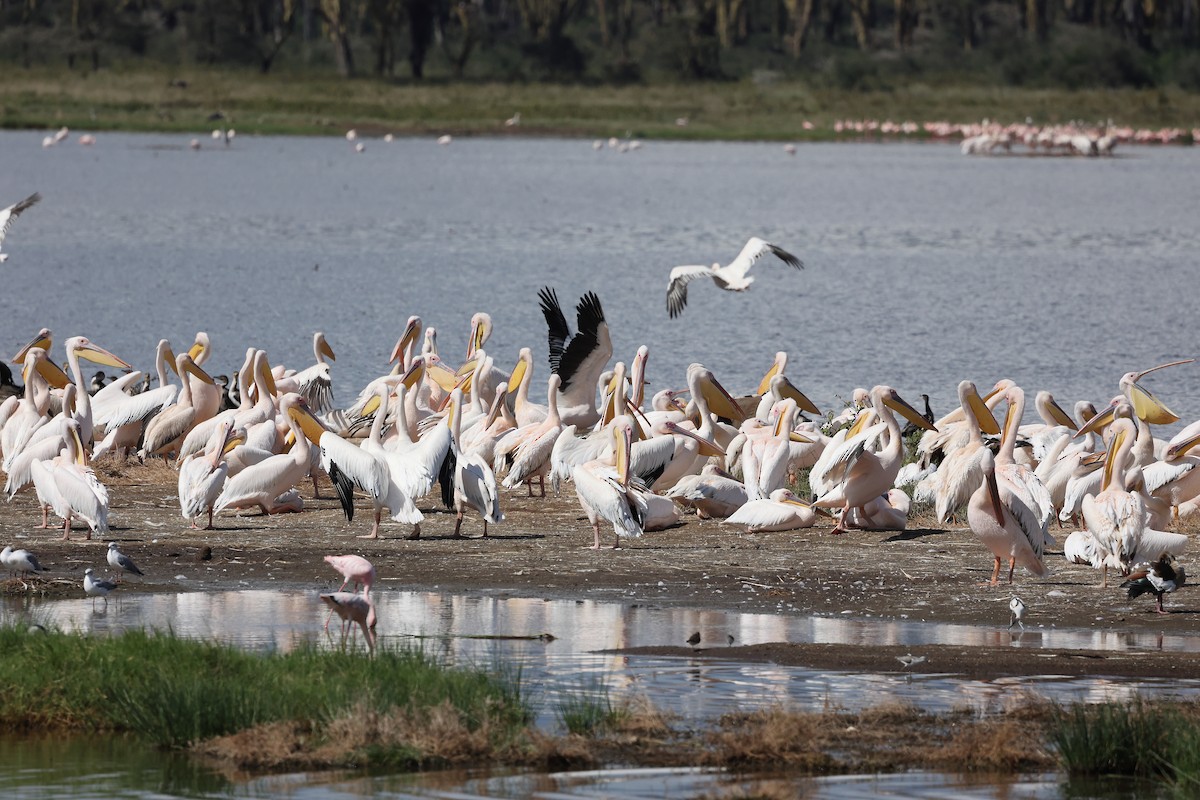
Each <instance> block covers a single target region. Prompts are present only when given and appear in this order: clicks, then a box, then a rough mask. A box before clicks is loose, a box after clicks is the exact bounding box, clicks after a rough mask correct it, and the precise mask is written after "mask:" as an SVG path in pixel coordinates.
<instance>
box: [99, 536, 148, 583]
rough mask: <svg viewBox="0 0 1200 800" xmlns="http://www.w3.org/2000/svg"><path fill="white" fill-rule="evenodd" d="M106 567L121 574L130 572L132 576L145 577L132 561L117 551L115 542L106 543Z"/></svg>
mask: <svg viewBox="0 0 1200 800" xmlns="http://www.w3.org/2000/svg"><path fill="white" fill-rule="evenodd" d="M108 565H109V566H110V567H112V568H113V569H119V570H121V571H122V572H132V573H133V574H134V575H145V573H144V572H142V571H141V570H140V569H138V565H137V564H135V563H133V559H132V558H130V557H129V556H127V555H125V554H124V553H122V552H121V551H120V550H119V549H117V543H116V542H109V543H108Z"/></svg>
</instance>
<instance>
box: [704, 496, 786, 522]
mask: <svg viewBox="0 0 1200 800" xmlns="http://www.w3.org/2000/svg"><path fill="white" fill-rule="evenodd" d="M795 518H796V514H795V509H794V508H793V509H789V507H788V506H785V505H783V504H781V503H776V502H775V501H774V500H768V499H760V500H751V501H749V502H748V503H746V504H745V505H743V506H742V507H741V508H739V509H738V510H737V511H735V512H733V513H732V514H730V515H729V516H728V517H727V518H726V519H725V521H724V522H722V523H721V524H722V525H745V526H746V527H747V528H751V529H754V528H773V527H776V526H778V525H783V524H785V523H787V522H789V521H790V520H793V519H795Z"/></svg>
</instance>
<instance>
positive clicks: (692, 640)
mask: <svg viewBox="0 0 1200 800" xmlns="http://www.w3.org/2000/svg"><path fill="white" fill-rule="evenodd" d="M687 643H688V644H690V645H691V646H692V647H695V646H696V645H698V644H700V631H696V632H695V633H693V634H692V635H691V636H689V637H688V638H687Z"/></svg>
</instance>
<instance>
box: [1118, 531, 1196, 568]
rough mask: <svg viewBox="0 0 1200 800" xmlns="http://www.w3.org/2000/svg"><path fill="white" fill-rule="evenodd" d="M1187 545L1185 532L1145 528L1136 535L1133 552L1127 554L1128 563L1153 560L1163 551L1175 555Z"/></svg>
mask: <svg viewBox="0 0 1200 800" xmlns="http://www.w3.org/2000/svg"><path fill="white" fill-rule="evenodd" d="M1187 546H1188V537H1187V535H1186V534H1183V533H1171V532H1169V531H1156V530H1154V529H1152V528H1147V529H1146V530H1144V531H1142V535H1141V536H1139V537H1138V541H1137V545H1136V546H1135V547H1134V549H1133V553H1131V554H1130V556H1129V563H1131V564H1135V563H1137V562H1138V561H1154V560H1157V559H1158V558H1160V557H1161V556H1162V554H1163V553H1169V554H1171V555H1173V556H1177V555H1179V554H1180V553H1182V552H1183V551H1184V550H1186V549H1187Z"/></svg>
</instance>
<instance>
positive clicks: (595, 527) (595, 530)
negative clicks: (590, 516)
mask: <svg viewBox="0 0 1200 800" xmlns="http://www.w3.org/2000/svg"><path fill="white" fill-rule="evenodd" d="M592 532H593V533H594V534H595V537H596V543H595V544H593V545H592V549H593V550H599V549H600V523H599V522H593V523H592Z"/></svg>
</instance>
